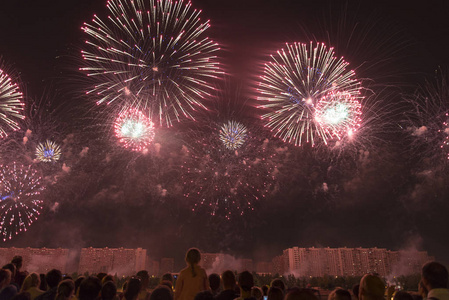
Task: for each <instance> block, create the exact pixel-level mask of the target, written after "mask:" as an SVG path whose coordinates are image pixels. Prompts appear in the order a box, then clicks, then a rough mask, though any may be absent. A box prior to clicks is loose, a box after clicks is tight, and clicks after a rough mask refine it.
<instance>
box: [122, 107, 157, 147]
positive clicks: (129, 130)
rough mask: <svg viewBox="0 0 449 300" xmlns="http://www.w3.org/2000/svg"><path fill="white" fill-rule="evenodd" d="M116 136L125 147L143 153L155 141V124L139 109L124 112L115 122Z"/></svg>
mask: <svg viewBox="0 0 449 300" xmlns="http://www.w3.org/2000/svg"><path fill="white" fill-rule="evenodd" d="M114 128H115V135H116V137H117V138H118V139H119V142H120V143H121V144H122V145H123V147H125V148H128V149H130V150H132V151H142V150H144V149H146V148H148V145H149V144H150V143H151V142H152V141H153V139H154V134H155V132H154V124H153V122H151V121H150V119H149V118H148V117H146V116H145V115H144V114H143V113H142V112H141V111H139V110H137V109H129V110H124V111H123V112H122V113H120V115H119V116H118V118H117V119H116V121H115V124H114Z"/></svg>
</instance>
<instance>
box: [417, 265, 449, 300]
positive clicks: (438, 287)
mask: <svg viewBox="0 0 449 300" xmlns="http://www.w3.org/2000/svg"><path fill="white" fill-rule="evenodd" d="M447 281H448V272H447V269H446V267H445V266H443V265H442V264H440V263H438V262H436V261H432V262H428V263H426V264H425V265H424V266H423V267H422V270H421V282H422V285H423V286H424V287H425V288H426V290H427V291H428V294H427V299H428V300H435V299H438V300H449V291H448V289H447Z"/></svg>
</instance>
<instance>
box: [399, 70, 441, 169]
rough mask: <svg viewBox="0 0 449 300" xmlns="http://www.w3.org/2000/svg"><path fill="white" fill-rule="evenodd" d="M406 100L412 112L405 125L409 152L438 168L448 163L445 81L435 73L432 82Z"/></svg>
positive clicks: (439, 73)
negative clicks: (411, 151)
mask: <svg viewBox="0 0 449 300" xmlns="http://www.w3.org/2000/svg"><path fill="white" fill-rule="evenodd" d="M408 98H409V99H407V101H409V103H411V104H412V105H413V107H414V111H413V112H412V113H411V114H410V116H409V118H408V123H407V124H406V126H405V127H406V128H407V132H408V134H409V137H410V141H411V147H410V148H411V149H413V151H414V152H416V153H417V154H418V157H420V159H421V160H426V161H428V162H432V163H436V164H438V165H440V166H441V160H442V159H443V160H444V161H446V162H449V100H448V99H449V79H448V76H447V72H445V71H442V70H439V72H437V74H436V80H435V81H434V82H427V83H426V84H425V85H424V86H422V87H421V88H420V89H419V90H418V91H417V92H416V93H415V94H414V95H413V96H412V97H408Z"/></svg>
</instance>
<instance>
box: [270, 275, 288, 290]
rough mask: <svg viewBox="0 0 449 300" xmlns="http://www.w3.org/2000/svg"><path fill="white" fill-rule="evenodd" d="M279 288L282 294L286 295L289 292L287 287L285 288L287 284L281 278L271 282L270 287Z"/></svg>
mask: <svg viewBox="0 0 449 300" xmlns="http://www.w3.org/2000/svg"><path fill="white" fill-rule="evenodd" d="M273 286H275V287H277V288H280V289H281V291H282V293H284V294H285V292H286V291H287V287H286V286H285V282H284V281H283V280H282V279H281V278H275V279H273V280H272V281H271V284H270V287H273Z"/></svg>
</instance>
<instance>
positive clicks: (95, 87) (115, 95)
mask: <svg viewBox="0 0 449 300" xmlns="http://www.w3.org/2000/svg"><path fill="white" fill-rule="evenodd" d="M107 7H108V9H109V11H110V13H111V16H109V17H108V18H107V19H101V18H100V17H98V16H94V19H93V20H92V24H87V23H85V24H84V27H82V29H83V30H84V32H85V33H86V34H87V35H88V40H87V41H86V50H84V51H82V56H83V58H84V62H85V66H84V67H82V68H81V70H82V71H85V72H86V73H87V75H88V76H89V77H90V80H91V84H92V85H91V86H90V88H89V90H88V91H87V94H89V95H91V96H93V97H94V98H95V99H96V101H97V104H100V103H108V104H109V103H114V102H118V103H123V102H126V103H128V104H130V105H133V106H134V107H137V108H139V109H141V110H146V111H150V112H152V113H154V116H150V117H151V119H153V120H157V119H158V120H159V123H160V125H166V126H171V125H172V122H173V120H176V121H179V120H180V118H181V117H186V118H191V119H193V118H194V117H193V115H192V113H193V111H195V109H197V108H203V109H204V108H205V105H204V104H203V101H204V99H205V98H206V97H210V96H211V95H210V91H212V90H213V87H212V85H211V84H210V81H211V79H212V78H216V76H217V74H219V73H220V70H219V66H218V61H217V57H216V56H215V55H214V53H215V51H217V50H219V47H218V45H217V44H216V43H215V42H213V41H212V40H210V39H209V38H207V37H205V36H204V33H205V31H206V30H207V29H208V28H209V27H210V24H209V21H206V22H204V23H201V22H200V18H199V15H200V13H201V11H198V10H196V9H193V8H192V7H191V3H190V2H185V1H183V0H181V1H171V0H134V1H121V0H110V1H108V4H107Z"/></svg>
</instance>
